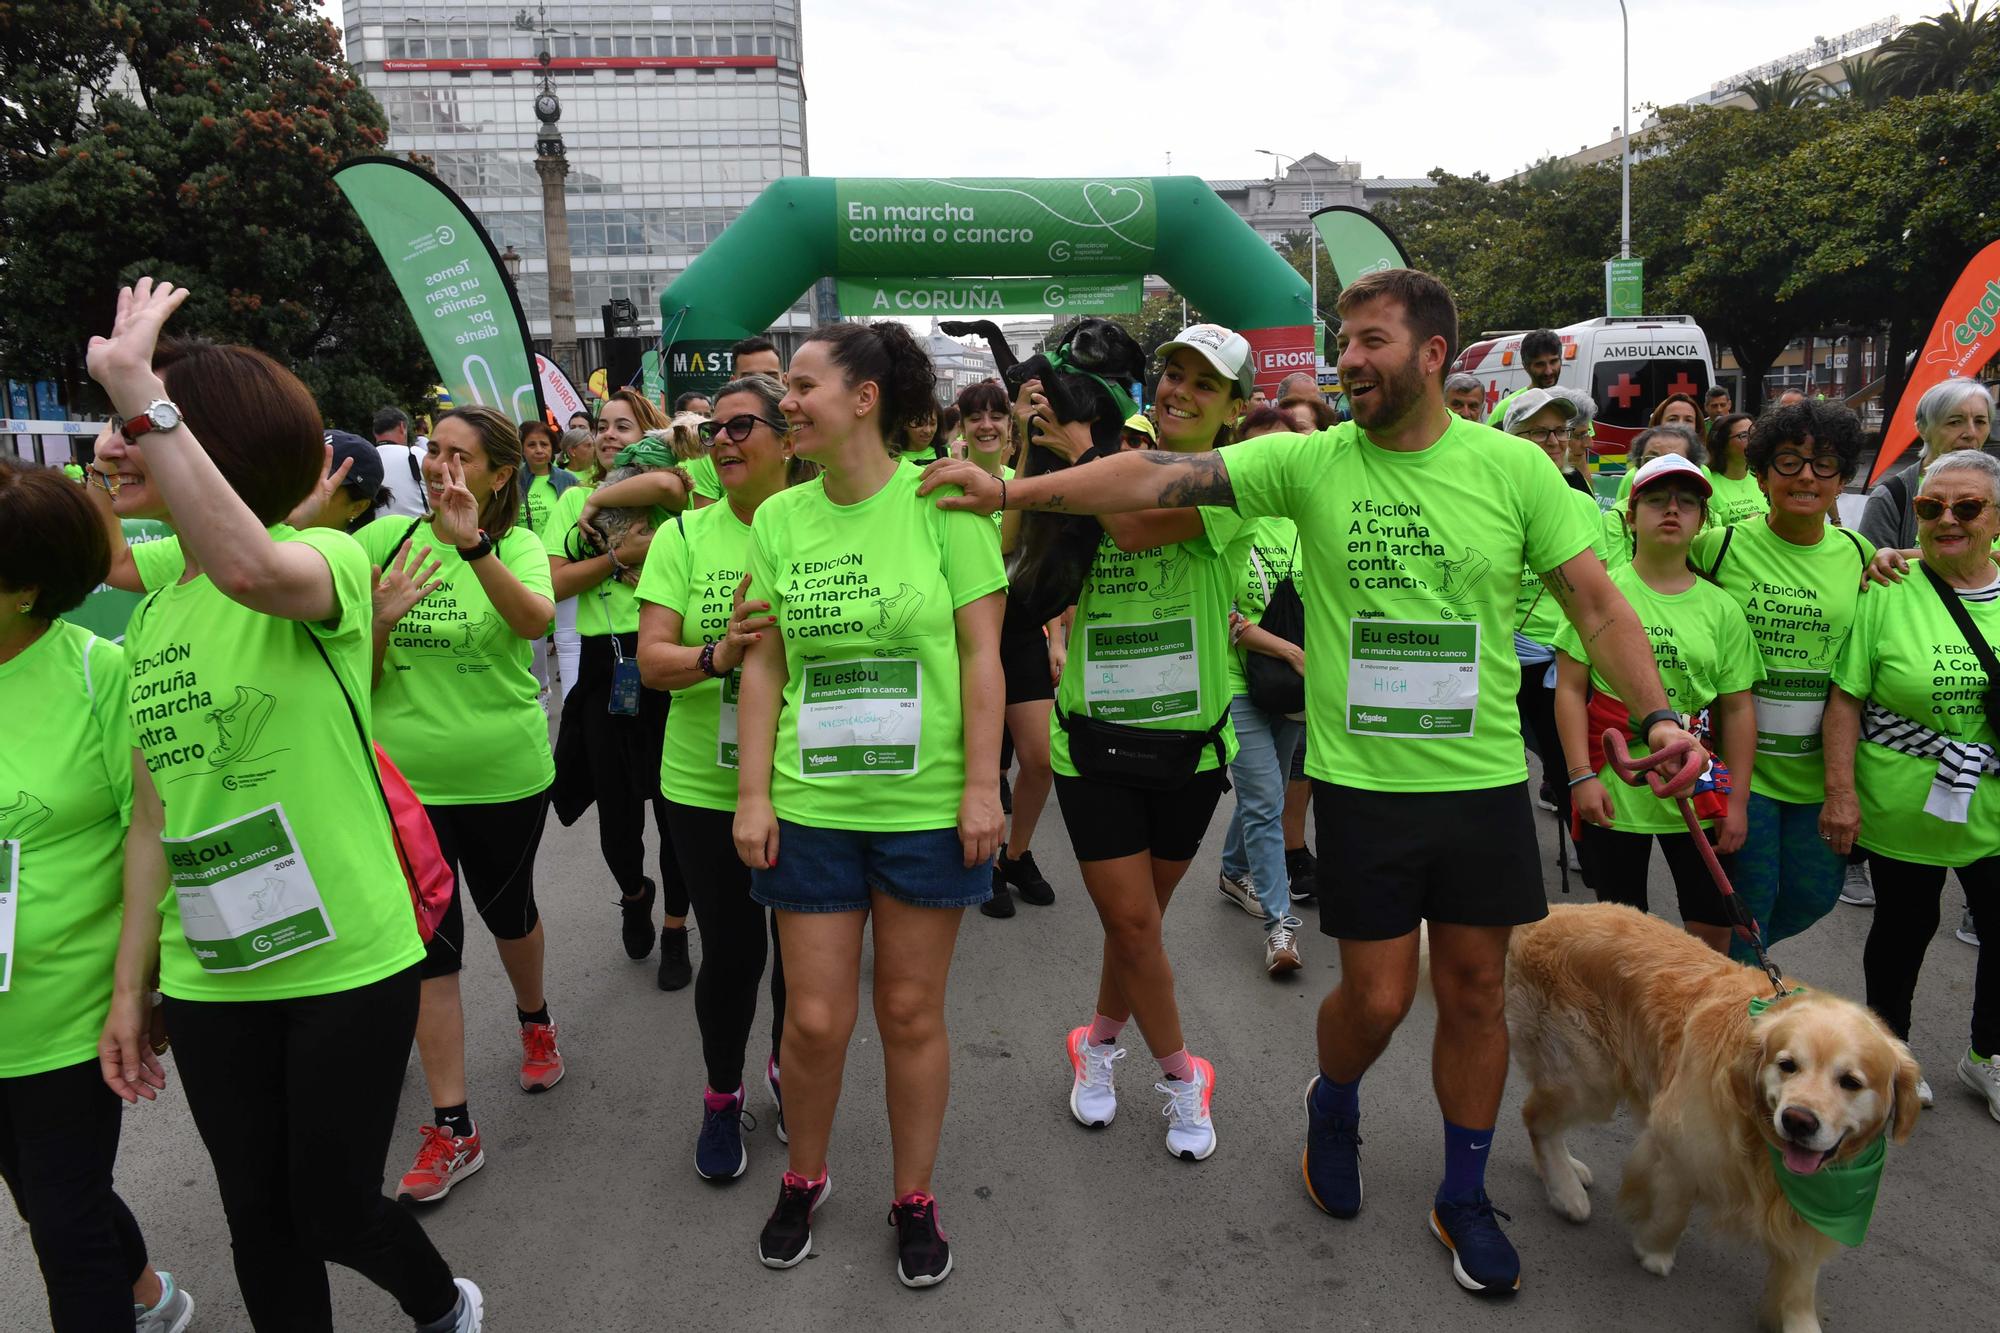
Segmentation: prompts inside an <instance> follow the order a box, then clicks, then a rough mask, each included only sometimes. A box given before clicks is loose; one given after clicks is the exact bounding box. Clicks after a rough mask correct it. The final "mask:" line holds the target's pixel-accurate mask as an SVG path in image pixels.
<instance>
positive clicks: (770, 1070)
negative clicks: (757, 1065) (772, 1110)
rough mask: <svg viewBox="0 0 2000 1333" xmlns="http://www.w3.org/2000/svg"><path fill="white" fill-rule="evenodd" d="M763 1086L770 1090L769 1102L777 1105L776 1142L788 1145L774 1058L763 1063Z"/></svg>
mask: <svg viewBox="0 0 2000 1333" xmlns="http://www.w3.org/2000/svg"><path fill="white" fill-rule="evenodd" d="M764 1086H765V1087H767V1088H769V1089H770V1090H771V1100H772V1101H773V1102H775V1103H777V1106H778V1117H777V1119H778V1123H777V1125H776V1126H775V1132H776V1133H777V1135H778V1142H780V1143H790V1142H791V1141H792V1136H791V1135H790V1134H789V1133H787V1132H786V1130H785V1094H784V1085H783V1084H781V1083H780V1082H778V1058H777V1057H776V1056H772V1057H771V1058H770V1059H769V1060H767V1061H765V1062H764Z"/></svg>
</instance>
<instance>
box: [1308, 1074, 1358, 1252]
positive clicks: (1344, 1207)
mask: <svg viewBox="0 0 2000 1333" xmlns="http://www.w3.org/2000/svg"><path fill="white" fill-rule="evenodd" d="M1319 1081H1320V1075H1318V1074H1315V1075H1313V1080H1312V1082H1310V1083H1308V1084H1306V1150H1305V1153H1304V1154H1303V1155H1302V1156H1301V1157H1300V1159H1299V1170H1300V1172H1301V1173H1302V1174H1303V1175H1304V1176H1305V1180H1306V1194H1307V1195H1308V1196H1309V1197H1310V1198H1311V1199H1312V1201H1313V1203H1314V1204H1316V1205H1317V1206H1318V1207H1319V1210H1320V1211H1321V1212H1323V1213H1327V1214H1330V1215H1331V1216H1334V1217H1353V1216H1354V1215H1355V1214H1356V1213H1358V1212H1360V1211H1361V1117H1360V1116H1358V1115H1352V1116H1346V1115H1337V1114H1335V1113H1334V1112H1332V1111H1322V1110H1320V1109H1319V1107H1318V1105H1317V1104H1316V1103H1315V1102H1314V1100H1313V1091H1314V1089H1316V1088H1318V1087H1319Z"/></svg>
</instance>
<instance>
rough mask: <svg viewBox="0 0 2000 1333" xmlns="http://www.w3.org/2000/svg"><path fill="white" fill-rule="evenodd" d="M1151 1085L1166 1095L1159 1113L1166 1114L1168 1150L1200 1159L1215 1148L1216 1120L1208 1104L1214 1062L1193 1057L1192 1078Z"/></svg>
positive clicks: (1185, 1157)
mask: <svg viewBox="0 0 2000 1333" xmlns="http://www.w3.org/2000/svg"><path fill="white" fill-rule="evenodd" d="M1153 1088H1154V1090H1155V1091H1157V1092H1163V1093H1165V1094H1166V1095H1167V1104H1166V1105H1165V1106H1163V1107H1161V1108H1160V1114H1161V1115H1163V1116H1165V1117H1166V1118H1167V1151H1168V1152H1170V1153H1172V1154H1173V1155H1174V1156H1176V1157H1178V1158H1180V1159H1181V1160H1182V1161H1183V1162H1199V1161H1201V1160H1202V1159H1203V1158H1205V1157H1207V1156H1208V1155H1209V1154H1210V1153H1212V1152H1214V1151H1215V1122H1214V1121H1213V1120H1211V1119H1210V1118H1209V1114H1208V1104H1209V1101H1210V1099H1211V1098H1212V1097H1213V1096H1214V1094H1215V1066H1214V1065H1212V1064H1210V1063H1209V1062H1208V1061H1206V1060H1204V1059H1202V1058H1201V1057H1200V1056H1198V1055H1197V1056H1195V1057H1194V1078H1193V1079H1192V1080H1190V1081H1183V1080H1181V1079H1177V1078H1170V1079H1162V1080H1161V1081H1160V1082H1158V1083H1155V1084H1154V1085H1153Z"/></svg>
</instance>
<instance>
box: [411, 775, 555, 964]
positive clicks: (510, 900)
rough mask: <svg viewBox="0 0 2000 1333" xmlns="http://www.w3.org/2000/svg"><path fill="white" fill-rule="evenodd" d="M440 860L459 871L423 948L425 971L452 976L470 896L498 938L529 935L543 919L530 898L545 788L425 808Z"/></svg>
mask: <svg viewBox="0 0 2000 1333" xmlns="http://www.w3.org/2000/svg"><path fill="white" fill-rule="evenodd" d="M424 811H425V813H426V814H428V815H429V816H430V819H431V829H432V830H433V831H434V832H435V833H436V834H437V840H438V850H439V851H440V852H442V853H443V854H444V859H445V864H447V865H449V866H450V867H451V868H452V870H453V871H454V872H456V875H457V880H456V883H455V885H454V887H453V889H452V894H451V906H449V907H447V908H446V909H445V913H444V919H443V920H442V921H440V922H438V928H437V933H436V934H434V935H432V936H431V938H430V943H429V944H428V945H426V946H425V948H424V963H423V975H424V979H425V980H429V979H430V978H432V977H444V976H450V975H451V974H452V973H453V972H456V971H458V970H459V966H460V963H461V961H462V959H463V956H464V954H465V903H466V901H467V900H468V899H469V900H470V901H471V903H472V906H473V908H474V909H475V910H476V911H477V912H478V913H479V919H480V920H482V921H484V922H485V923H486V929H487V930H489V931H491V932H492V933H493V938H494V939H496V940H519V939H526V938H527V937H528V936H529V935H531V934H533V933H534V930H535V925H536V923H537V922H539V921H540V920H541V919H542V914H541V909H540V908H539V907H538V906H537V905H536V903H535V857H536V854H537V853H538V852H539V851H540V850H541V846H542V826H543V825H544V824H546V823H547V822H548V813H549V794H548V793H547V792H545V791H541V792H536V793H535V794H534V795H533V796H523V797H521V798H520V799H519V800H515V801H497V802H494V803H493V804H490V805H429V806H425V807H424Z"/></svg>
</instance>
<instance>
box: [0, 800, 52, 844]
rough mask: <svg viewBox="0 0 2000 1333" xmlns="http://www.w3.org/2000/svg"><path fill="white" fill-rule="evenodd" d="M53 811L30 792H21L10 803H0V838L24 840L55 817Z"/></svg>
mask: <svg viewBox="0 0 2000 1333" xmlns="http://www.w3.org/2000/svg"><path fill="white" fill-rule="evenodd" d="M55 813H56V812H55V811H53V810H51V809H49V808H48V806H46V805H43V804H42V802H41V801H40V800H39V799H38V798H37V797H36V796H35V795H34V794H33V793H32V792H25V791H24V792H21V793H19V794H18V795H16V796H15V797H14V799H13V800H12V801H11V802H10V803H8V804H6V805H0V838H4V839H6V840H7V841H8V842H26V841H27V840H28V835H29V834H30V833H33V832H34V831H35V830H36V829H38V828H40V827H41V826H42V825H44V824H46V823H48V822H49V820H51V819H53V818H55Z"/></svg>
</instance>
